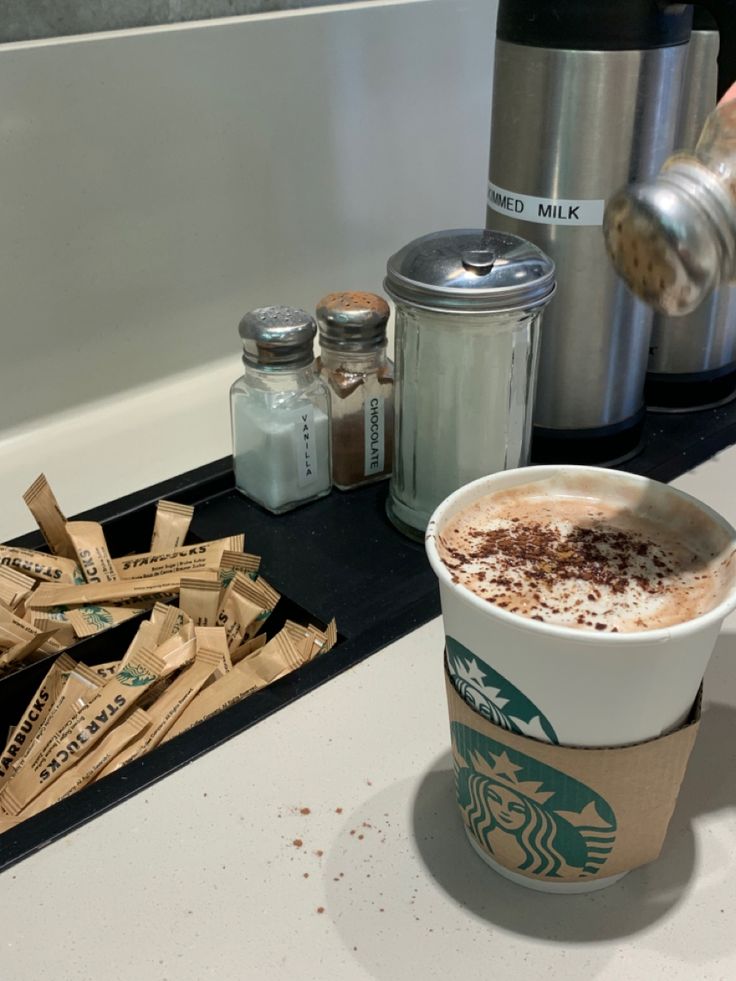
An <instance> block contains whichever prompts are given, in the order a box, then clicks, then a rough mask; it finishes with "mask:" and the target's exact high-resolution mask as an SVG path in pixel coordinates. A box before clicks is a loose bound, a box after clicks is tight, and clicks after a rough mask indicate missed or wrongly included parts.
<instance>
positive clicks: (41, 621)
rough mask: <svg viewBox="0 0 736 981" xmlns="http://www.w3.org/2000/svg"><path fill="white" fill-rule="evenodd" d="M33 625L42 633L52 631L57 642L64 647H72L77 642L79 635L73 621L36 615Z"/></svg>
mask: <svg viewBox="0 0 736 981" xmlns="http://www.w3.org/2000/svg"><path fill="white" fill-rule="evenodd" d="M33 626H34V627H35V628H36V629H37V630H40V631H41V633H51V634H53V638H54V640H55V641H56V643H57V644H59V646H60V647H62V648H67V647H71V646H72V645H73V644H76V642H77V635H76V634H75V633H74V628H73V627H72V625H71V623H66V622H64V621H63V620H52V619H51V618H47V617H34V619H33Z"/></svg>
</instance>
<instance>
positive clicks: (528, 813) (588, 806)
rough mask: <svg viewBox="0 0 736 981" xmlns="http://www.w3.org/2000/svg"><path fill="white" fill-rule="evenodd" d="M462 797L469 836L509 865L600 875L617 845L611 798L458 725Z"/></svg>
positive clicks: (541, 872) (535, 871)
mask: <svg viewBox="0 0 736 981" xmlns="http://www.w3.org/2000/svg"><path fill="white" fill-rule="evenodd" d="M451 729H452V745H453V756H454V763H455V780H456V788H457V798H458V803H459V805H460V809H461V810H462V812H463V817H464V820H465V823H466V826H467V828H468V830H469V832H470V833H471V834H472V835H473V837H474V838H475V840H476V841H477V842H478V844H479V845H480V847H481V848H482V849H483V850H484V851H486V852H488V854H489V855H491V856H493V857H494V858H496V860H497V861H499V862H500V864H502V865H504V866H505V867H506V868H510V869H518V870H519V871H520V872H526V873H528V874H532V875H537V876H543V877H544V878H549V879H560V878H565V879H570V878H580V879H584V878H588V877H589V876H593V875H597V874H598V873H599V872H600V870H601V867H602V866H603V865H604V864H605V862H606V860H607V859H608V857H609V855H610V853H611V851H612V850H613V846H614V843H615V840H616V828H617V825H616V817H615V815H614V812H613V810H612V808H611V807H610V806H609V804H608V803H607V801H605V800H604V799H603V797H601V796H600V794H598V793H596V792H595V791H594V790H591V788H590V787H587V786H586V785H585V784H583V783H581V782H580V781H579V780H576V779H575V778H574V777H571V776H569V775H568V774H566V773H563V772H562V771H561V770H557V769H555V768H554V767H552V766H549V765H547V764H546V763H542V762H540V761H539V760H535V759H532V758H531V757H530V756H526V754H524V753H521V752H519V751H518V750H514V749H512V748H511V747H509V746H504V745H503V744H502V743H499V742H496V741H495V740H494V739H489V738H487V737H486V736H483V735H481V733H479V732H476V731H475V730H474V729H470V728H468V727H467V726H464V725H461V724H460V723H459V722H453V723H452V725H451Z"/></svg>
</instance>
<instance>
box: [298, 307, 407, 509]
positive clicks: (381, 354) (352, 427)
mask: <svg viewBox="0 0 736 981" xmlns="http://www.w3.org/2000/svg"><path fill="white" fill-rule="evenodd" d="M389 312H390V311H389V306H388V304H387V303H386V301H385V300H384V299H383V298H382V297H380V296H376V295H375V293H360V292H345V293H330V294H328V295H327V296H325V297H323V298H322V299H321V300H320V301H319V304H318V305H317V321H318V323H319V342H320V348H321V357H320V359H319V365H320V372H321V375H322V378H323V379H324V380H325V381H326V382H327V386H328V388H329V392H330V407H331V412H332V421H331V447H332V482H333V484H334V485H335V486H336V487H339V488H340V490H349V489H350V488H351V487H359V486H361V485H362V484H368V483H372V482H373V481H376V480H383V479H384V478H386V477H388V476H389V475H390V473H391V465H392V462H393V434H394V403H393V387H394V371H393V364H392V363H391V361H389V359H388V357H387V356H386V343H387V342H386V323H387V321H388V317H389Z"/></svg>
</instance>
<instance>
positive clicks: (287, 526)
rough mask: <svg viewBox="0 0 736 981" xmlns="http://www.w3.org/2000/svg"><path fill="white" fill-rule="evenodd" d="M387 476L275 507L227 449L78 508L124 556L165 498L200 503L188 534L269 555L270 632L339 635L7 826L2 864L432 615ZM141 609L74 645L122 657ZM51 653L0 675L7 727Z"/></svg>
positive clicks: (88, 655) (142, 543) (417, 550)
mask: <svg viewBox="0 0 736 981" xmlns="http://www.w3.org/2000/svg"><path fill="white" fill-rule="evenodd" d="M386 487H387V485H386V484H385V483H383V484H374V485H372V486H370V487H367V488H364V489H361V490H357V491H353V492H352V493H349V494H340V493H337V492H336V493H333V494H331V495H330V496H329V497H327V498H323V499H322V500H321V501H317V502H315V503H314V504H311V505H309V506H306V507H303V508H301V509H298V510H296V511H292V512H290V513H288V514H285V515H281V516H279V517H278V518H275V517H274V516H273V515H271V514H268V513H267V512H265V511H263V510H262V509H261V508H259V507H258V506H256V505H254V504H252V503H251V502H250V501H248V500H246V499H245V498H244V497H242V495H240V494H239V493H238V492H237V491H236V490H235V489H234V482H233V476H232V471H231V465H230V460H229V459H226V460H221V461H218V462H216V463H214V464H211V465H209V466H206V467H203V468H200V469H199V470H195V471H192V472H190V473H188V474H184V475H183V476H181V477H178V478H175V479H174V480H171V481H167V482H165V483H163V484H159V485H157V486H155V487H152V488H148V489H147V490H144V491H141V492H140V493H137V494H133V495H130V496H129V497H125V498H121V499H120V500H119V501H115V502H113V503H112V504H109V505H105V506H103V507H100V508H95V509H94V510H92V511H90V512H87V513H86V514H84V515H82V516H80V517H83V518H88V519H94V520H97V521H101V522H102V523H103V525H104V527H105V533H106V538H107V541H108V544H109V547H110V551H111V552H112V554H113V555H119V554H123V553H125V552H130V551H133V550H146V548H147V547H148V543H149V542H150V537H151V532H152V529H153V520H154V514H155V502H156V501H157V500H158V499H159V498H161V497H165V498H167V499H169V500H172V499H173V500H177V501H180V502H185V503H191V504H195V505H196V510H195V515H194V521H193V522H192V528H191V537H192V540H207V539H211V538H220V537H223V536H225V535H230V534H236V533H238V532H240V531H242V532H244V534H245V541H246V548H247V550H248V551H250V552H255V553H256V554H259V555H262V556H263V562H262V565H261V571H262V573H263V575H264V576H265V577H266V578H267V579H268V580H269V582H271V583H273V585H274V586H275V587H276V588H277V589H278V590H279V592H280V593H282V600H281V601H280V603H279V604H278V606H277V608H276V610H275V612H274V613H273V614H272V616H271V618H270V619H269V621H268V624H267V631H268V632H269V633H273V631H274V630H275V629H278V627H279V626H280V625H281V623H283V621H284V619H286V618H287V617H288V618H292V619H295V620H300V621H301V622H307V621H311V622H314V623H317V624H319V625H322V626H324V625H325V623H326V622H327V621H328V620H329V619H330V618H331V617H333V616H334V617H336V618H337V624H338V631H339V635H338V643H337V645H336V646H335V647H334V648H333V650H332V651H330V652H329V653H328V654H325V655H324V656H323V657H321V658H318V659H317V660H316V661H313V662H310V663H309V664H306V665H304V666H303V667H302V668H300V669H299V670H298V671H296V672H295V673H294V674H292V675H290V676H288V677H287V678H284V679H282V680H281V681H278V682H276V683H274V684H273V685H271V686H269V688H267V689H265V690H263V691H261V692H258V693H256V694H255V695H252V696H250V697H249V698H247V699H245V700H244V701H242V702H241V703H239V704H236V705H234V706H232V707H231V708H229V709H227V710H226V711H224V712H221V713H220V714H219V715H217V716H215V717H214V718H212V719H209V720H207V721H206V722H203V723H202V724H201V725H198V726H196V727H195V728H194V729H191V730H190V731H189V732H185V733H182V735H181V736H178V737H177V738H176V739H172V740H171V741H170V742H167V743H165V744H164V745H163V746H160V747H158V748H157V749H156V750H154V751H153V752H152V753H149V754H148V755H147V756H145V757H144V758H142V759H140V760H136V761H134V762H132V763H130V764H128V765H127V766H125V767H123V768H122V769H121V770H120V771H119V772H117V773H113V774H111V775H110V776H109V777H107V778H105V779H104V780H102V781H100V782H99V783H95V784H92V785H91V786H90V787H87V788H85V789H83V790H81V791H79V792H78V793H76V794H74V795H73V796H72V797H70V798H68V799H67V800H64V801H60V802H59V803H58V804H55V805H54V806H53V807H50V808H48V809H47V810H45V811H43V812H42V813H41V814H38V815H36V816H35V817H32V818H29V819H28V820H27V821H24V822H23V823H22V824H19V825H18V826H17V827H16V828H13V829H11V830H10V831H7V832H5V834H3V835H0V870H3V869H5V868H7V867H9V866H10V865H12V864H14V863H15V862H17V861H19V860H20V859H22V858H24V857H26V856H27V855H30V854H32V853H33V852H35V851H37V850H38V849H39V848H42V847H43V846H44V845H46V844H48V843H50V842H51V841H54V840H55V839H57V838H59V837H61V836H62V835H64V834H66V833H68V832H69V831H71V830H73V829H74V828H76V827H78V826H79V825H81V824H83V823H85V822H86V821H88V820H90V818H92V817H95V816H96V815H97V814H101V813H102V812H104V811H105V810H107V809H108V808H110V807H113V806H114V805H115V804H118V803H120V802H121V801H123V800H125V799H126V798H128V797H130V796H131V795H132V794H135V793H137V792H138V791H139V790H142V789H143V788H144V787H147V786H149V785H150V784H151V783H154V782H155V781H156V780H159V779H160V778H161V777H163V776H165V775H166V774H167V773H171V772H172V771H173V770H176V769H178V768H179V767H181V766H183V765H184V764H185V763H188V762H189V761H190V760H193V759H196V758H197V757H198V756H200V755H202V753H204V752H206V751H207V750H209V749H212V748H214V747H215V746H218V745H220V744H221V743H222V742H224V741H225V740H227V739H229V738H231V737H232V736H234V735H236V734H237V733H239V732H242V731H243V730H245V729H247V728H249V727H250V726H251V725H253V724H254V723H256V722H258V721H260V720H261V719H264V718H266V717H267V716H268V715H270V714H271V713H272V712H274V711H276V710H277V709H279V708H282V707H283V706H285V705H288V704H289V703H290V702H292V701H293V700H294V699H296V698H299V697H300V696H301V695H304V694H305V693H306V692H308V691H311V690H312V689H314V688H316V687H317V686H319V685H321V684H322V683H323V682H325V681H327V680H328V679H329V678H332V677H334V676H335V675H337V674H339V673H340V672H341V671H344V670H346V669H347V668H349V667H351V666H352V665H353V664H356V663H357V662H358V661H360V660H362V659H363V658H365V657H367V656H368V655H369V654H372V653H374V652H375V651H377V650H379V649H380V648H382V647H385V646H386V644H388V643H389V642H390V641H392V640H395V639H397V638H398V637H401V636H402V635H403V634H405V633H408V632H409V631H411V630H414V629H415V627H417V626H419V625H420V624H421V623H424V622H425V621H426V620H428V619H430V618H431V617H432V616H434V615H436V614H437V613H438V612H439V599H438V596H437V591H436V587H435V582H434V577H433V575H432V573H431V570H430V569H429V566H428V564H427V562H426V559H425V557H424V549H423V547H422V546H421V545H418V544H417V543H415V542H411V541H409V540H408V539H406V538H404V537H403V536H402V535H399V533H398V532H396V531H395V530H394V529H393V527H392V526H391V525H390V524H389V522H388V520H387V519H386V517H385V515H384V510H383V508H384V499H385V496H386ZM12 544H14V545H23V546H25V547H29V548H38V547H41V545H42V539H41V537H40V535H39V534H38V533H33V534H30V535H25V536H23V537H22V538H18V539H15V540H14V541H13V542H12ZM297 600H298V602H297ZM146 615H147V614H142V615H141V617H145V616H146ZM139 619H141V618H140V617H139V618H132V619H131V620H128V621H125V622H124V623H122V624H120V625H119V626H117V627H113V628H111V629H109V630H107V631H104V632H103V633H101V634H98V635H96V636H95V637H91V638H89V639H87V640H84V641H81V642H80V643H78V644H76V645H75V646H74V647H73V648H71V649H70V653H72V655H73V656H74V657H75V658H76V659H77V660H83V661H85V662H86V663H87V664H92V665H94V664H100V663H103V662H105V661H110V660H114V659H116V658H118V657H121V656H122V654H123V653H124V652H125V649H126V648H127V646H128V644H129V642H130V640H131V638H132V636H133V634H134V633H135V631H136V629H137V627H138V620H139ZM52 662H53V656H52V657H49V658H45V659H44V660H43V661H39V662H38V663H37V664H32V665H30V666H28V667H26V668H23V669H21V670H19V671H17V672H15V673H14V674H11V675H8V676H7V677H5V678H2V679H0V733H4V732H6V731H7V727H8V726H10V725H14V724H15V723H16V722H17V721H18V719H19V717H20V715H21V713H22V711H23V709H24V708H25V707H26V705H27V704H28V702H29V701H30V699H31V698H32V696H33V694H34V692H35V691H36V689H37V687H38V685H39V684H40V682H41V680H42V679H43V677H44V675H45V673H46V672H47V671H48V668H49V667H50V665H51V663H52Z"/></svg>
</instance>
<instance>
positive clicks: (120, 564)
mask: <svg viewBox="0 0 736 981" xmlns="http://www.w3.org/2000/svg"><path fill="white" fill-rule="evenodd" d="M242 547H243V536H242V535H231V536H230V537H229V538H218V539H216V540H215V541H212V542H201V543H200V544H198V545H188V546H186V548H177V549H172V551H170V552H144V553H143V554H141V555H126V556H124V557H123V558H121V559H113V565H114V566H115V571H116V572H117V574H118V575H119V576H120V578H121V579H148V578H150V577H151V576H170V575H174V574H175V573H182V572H197V571H199V570H200V569H219V567H220V559H221V558H222V555H223V552H225V551H226V550H228V549H229V550H234V551H238V550H240V551H242Z"/></svg>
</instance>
